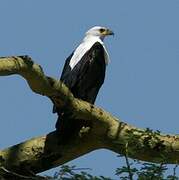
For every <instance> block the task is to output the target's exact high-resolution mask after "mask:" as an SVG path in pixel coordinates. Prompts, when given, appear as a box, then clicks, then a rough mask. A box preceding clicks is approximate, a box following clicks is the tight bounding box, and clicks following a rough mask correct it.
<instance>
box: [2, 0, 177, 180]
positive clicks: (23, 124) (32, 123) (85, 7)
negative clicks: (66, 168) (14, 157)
mask: <svg viewBox="0 0 179 180" xmlns="http://www.w3.org/2000/svg"><path fill="white" fill-rule="evenodd" d="M178 18H179V0H170V1H169V0H157V1H156V0H150V1H144V0H135V1H133V0H131V1H130V0H128V1H126V0H118V1H114V0H113V1H102V0H98V1H95V0H90V1H84V0H77V1H70V0H60V1H59V0H53V1H50V0H46V1H44V0H38V1H36V0H31V1H24V0H16V1H10V0H0V22H1V23H0V24H1V28H0V56H11V55H24V54H28V55H30V56H31V57H32V58H33V59H34V60H35V61H36V62H37V63H39V64H41V65H42V67H43V68H44V71H45V73H46V74H47V75H49V76H53V77H56V78H58V77H59V76H60V74H61V70H62V68H63V64H64V60H65V58H66V57H67V56H68V55H69V54H70V53H71V51H72V50H73V49H74V47H75V46H77V45H78V44H79V43H80V41H81V40H82V38H83V36H84V33H85V31H86V30H88V29H89V28H90V27H92V26H94V25H104V26H107V27H109V28H111V29H112V30H113V31H114V32H115V36H114V38H112V37H109V38H107V39H106V40H105V44H106V46H107V48H108V51H109V54H110V59H111V63H110V64H109V66H108V68H107V75H106V80H105V83H104V86H103V88H102V89H101V91H100V93H99V95H98V99H97V102H96V104H97V105H98V106H100V107H103V108H104V109H105V110H107V111H109V112H111V113H112V114H114V115H116V116H117V117H120V118H121V119H122V120H123V121H125V122H127V123H130V124H132V125H135V126H137V127H141V128H146V127H149V128H151V129H154V130H161V131H162V132H164V133H175V134H177V133H179V129H178V125H179V23H178ZM0 84H1V86H0V87H1V88H0V117H1V126H0V137H1V141H0V148H5V147H8V146H10V145H14V144H16V143H19V142H21V141H24V140H26V139H29V138H31V137H34V136H39V135H43V134H46V133H48V132H50V131H52V130H53V129H54V125H55V121H56V115H54V114H52V112H51V111H52V104H51V102H50V101H49V100H48V99H47V98H46V97H42V96H39V95H37V94H34V93H32V92H31V90H30V89H29V87H28V86H27V84H26V82H25V81H24V80H23V79H22V78H20V77H19V76H11V77H0ZM71 164H76V165H78V166H79V167H90V168H93V171H92V172H93V173H94V174H96V175H101V174H103V175H106V176H111V177H114V176H112V174H114V169H115V168H116V167H118V166H120V165H121V160H119V158H117V157H116V154H115V153H113V152H110V151H107V150H99V151H96V152H92V153H90V154H88V155H85V156H83V157H80V158H78V159H77V160H75V161H73V162H71ZM48 173H52V172H51V171H50V172H48Z"/></svg>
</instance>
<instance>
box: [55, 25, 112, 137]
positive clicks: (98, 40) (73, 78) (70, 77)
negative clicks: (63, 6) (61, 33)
mask: <svg viewBox="0 0 179 180" xmlns="http://www.w3.org/2000/svg"><path fill="white" fill-rule="evenodd" d="M108 35H114V33H113V32H112V31H111V30H110V29H108V28H106V27H101V26H95V27H93V28H91V29H89V30H88V31H87V32H86V35H85V37H84V39H83V41H82V43H81V44H80V45H79V46H78V47H77V48H76V49H75V50H74V51H73V52H72V54H71V55H70V56H69V57H68V58H67V59H66V62H65V65H64V68H63V71H62V75H61V78H60V80H61V81H62V82H63V83H64V84H65V85H66V86H67V87H68V88H69V89H70V90H71V92H72V93H73V95H74V97H76V98H79V99H82V100H84V101H87V102H89V103H91V104H94V102H95V99H96V96H97V94H98V91H99V89H100V87H101V86H102V84H103V82H104V78H105V70H106V65H107V64H108V62H109V55H108V52H107V50H106V47H105V45H104V43H103V40H104V38H105V37H106V36H108ZM54 112H57V113H58V116H59V118H58V120H57V123H56V129H57V130H59V131H66V130H65V127H66V126H68V127H69V123H70V121H69V119H68V121H67V120H64V121H65V122H63V119H64V118H63V116H64V114H65V113H64V112H63V111H62V110H58V109H57V108H54ZM64 124H66V125H64ZM70 126H71V130H72V129H74V126H73V125H70ZM71 130H70V129H69V128H68V132H67V133H69V131H71ZM65 134H66V133H65Z"/></svg>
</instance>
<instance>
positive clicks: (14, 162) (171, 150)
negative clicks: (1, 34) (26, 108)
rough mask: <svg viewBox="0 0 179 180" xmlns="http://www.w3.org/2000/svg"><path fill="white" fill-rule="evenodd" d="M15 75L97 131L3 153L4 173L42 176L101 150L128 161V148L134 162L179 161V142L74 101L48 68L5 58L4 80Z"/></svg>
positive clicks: (40, 140) (52, 136)
mask: <svg viewBox="0 0 179 180" xmlns="http://www.w3.org/2000/svg"><path fill="white" fill-rule="evenodd" d="M12 74H19V75H20V76H22V77H23V78H25V80H26V81H27V82H28V84H29V86H30V88H31V89H32V91H34V92H36V93H38V94H41V95H45V96H47V97H49V98H50V99H52V100H53V102H55V104H56V105H57V106H59V107H62V106H63V107H65V108H67V109H68V110H70V111H71V112H72V115H73V117H74V120H75V119H85V120H88V121H91V122H92V125H93V126H92V128H90V129H89V131H84V132H83V134H82V136H75V137H74V138H73V139H72V140H71V141H70V142H69V143H68V144H65V145H62V144H59V134H57V133H56V132H52V133H49V134H47V135H46V136H42V137H36V138H33V139H31V140H27V141H26V142H23V143H20V144H17V145H14V146H12V147H9V148H7V149H4V150H2V151H0V166H1V167H5V168H6V169H7V170H11V171H14V172H17V173H18V172H19V174H22V173H23V174H31V172H34V173H39V172H42V171H45V170H47V169H50V168H53V167H56V166H59V165H62V164H64V163H65V162H68V161H70V160H73V159H75V158H77V157H80V156H82V155H84V154H86V153H89V152H91V151H93V150H96V149H100V148H106V149H109V150H112V151H114V152H117V153H120V154H124V155H125V153H126V144H127V147H128V150H127V151H128V156H129V157H131V158H135V159H139V160H144V161H150V162H158V163H161V162H165V163H174V164H175V163H177V162H178V161H179V136H172V135H162V134H160V133H159V132H153V131H151V130H149V129H146V130H142V129H138V128H136V127H133V126H131V125H128V124H126V123H124V122H122V121H121V120H119V119H117V118H115V117H113V116H112V115H111V114H109V113H108V112H106V111H104V110H102V109H101V108H98V107H96V106H94V105H91V104H89V103H87V102H84V101H81V100H79V99H76V98H74V97H73V95H72V93H71V92H70V91H69V90H68V88H67V87H66V86H65V85H64V84H63V83H61V82H59V81H56V80H54V79H53V78H49V77H46V76H45V75H44V73H43V70H42V68H41V67H40V66H39V65H37V64H35V63H33V61H32V60H31V59H30V58H29V57H27V56H20V57H9V58H0V76H6V75H12ZM77 123H78V122H77Z"/></svg>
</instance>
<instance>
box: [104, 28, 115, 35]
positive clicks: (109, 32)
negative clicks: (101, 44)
mask: <svg viewBox="0 0 179 180" xmlns="http://www.w3.org/2000/svg"><path fill="white" fill-rule="evenodd" d="M105 35H106V36H108V35H113V36H114V32H113V31H111V30H110V29H107V30H106V31H105Z"/></svg>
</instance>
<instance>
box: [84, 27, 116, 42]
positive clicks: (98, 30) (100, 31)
mask: <svg viewBox="0 0 179 180" xmlns="http://www.w3.org/2000/svg"><path fill="white" fill-rule="evenodd" d="M109 35H114V33H113V32H112V31H111V30H110V29H108V28H106V27H101V26H94V27H92V28H91V29H89V30H88V31H87V32H86V36H87V37H89V36H96V37H99V38H100V39H101V40H103V39H104V38H105V37H106V36H109Z"/></svg>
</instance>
